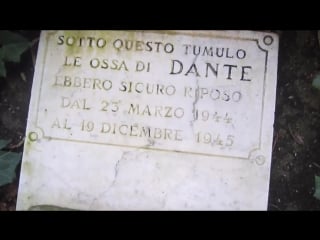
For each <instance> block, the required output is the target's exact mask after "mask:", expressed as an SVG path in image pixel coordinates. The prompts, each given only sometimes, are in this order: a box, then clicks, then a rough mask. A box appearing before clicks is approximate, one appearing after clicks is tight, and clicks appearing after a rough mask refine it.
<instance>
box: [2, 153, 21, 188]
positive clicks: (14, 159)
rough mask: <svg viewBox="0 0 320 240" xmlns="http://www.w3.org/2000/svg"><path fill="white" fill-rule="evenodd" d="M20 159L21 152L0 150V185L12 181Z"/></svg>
mask: <svg viewBox="0 0 320 240" xmlns="http://www.w3.org/2000/svg"><path fill="white" fill-rule="evenodd" d="M20 160H21V153H15V152H4V151H0V186H3V185H5V184H8V183H11V182H12V181H13V179H14V178H15V177H16V171H15V170H16V167H17V166H18V164H19V162H20Z"/></svg>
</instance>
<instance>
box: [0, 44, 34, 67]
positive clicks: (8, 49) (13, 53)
mask: <svg viewBox="0 0 320 240" xmlns="http://www.w3.org/2000/svg"><path fill="white" fill-rule="evenodd" d="M29 46H30V43H29V42H21V43H11V44H7V45H4V46H2V51H3V53H2V55H3V56H2V59H3V60H5V61H11V62H20V55H21V54H22V53H23V52H24V51H26V50H27V49H28V48H29Z"/></svg>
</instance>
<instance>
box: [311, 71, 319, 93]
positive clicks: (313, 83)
mask: <svg viewBox="0 0 320 240" xmlns="http://www.w3.org/2000/svg"><path fill="white" fill-rule="evenodd" d="M312 86H313V87H315V88H317V89H319V90H320V74H317V75H316V76H315V77H314V79H313V81H312Z"/></svg>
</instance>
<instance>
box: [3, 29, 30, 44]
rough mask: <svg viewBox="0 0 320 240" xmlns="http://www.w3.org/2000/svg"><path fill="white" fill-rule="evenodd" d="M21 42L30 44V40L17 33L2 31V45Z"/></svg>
mask: <svg viewBox="0 0 320 240" xmlns="http://www.w3.org/2000/svg"><path fill="white" fill-rule="evenodd" d="M21 42H28V39H26V38H25V37H23V36H21V35H20V34H18V33H15V32H11V31H7V30H2V31H0V44H2V45H6V44H12V43H21Z"/></svg>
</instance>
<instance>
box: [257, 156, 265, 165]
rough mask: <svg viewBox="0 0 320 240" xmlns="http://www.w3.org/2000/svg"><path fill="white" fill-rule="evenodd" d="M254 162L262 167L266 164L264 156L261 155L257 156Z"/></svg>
mask: <svg viewBox="0 0 320 240" xmlns="http://www.w3.org/2000/svg"><path fill="white" fill-rule="evenodd" d="M255 162H256V164H257V165H259V166H262V165H263V164H264V163H265V162H266V158H265V157H264V156H262V155H258V156H257V157H256V158H255Z"/></svg>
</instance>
